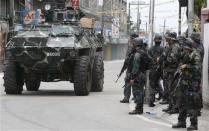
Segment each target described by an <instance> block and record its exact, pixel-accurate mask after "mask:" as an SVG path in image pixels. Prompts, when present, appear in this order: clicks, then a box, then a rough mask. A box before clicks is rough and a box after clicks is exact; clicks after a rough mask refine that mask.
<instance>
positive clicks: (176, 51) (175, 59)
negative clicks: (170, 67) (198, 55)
mask: <svg viewBox="0 0 209 131" xmlns="http://www.w3.org/2000/svg"><path fill="white" fill-rule="evenodd" d="M178 59H179V49H178V48H177V47H174V48H173V49H172V50H171V54H170V55H169V56H168V61H169V62H170V63H173V64H175V63H178Z"/></svg>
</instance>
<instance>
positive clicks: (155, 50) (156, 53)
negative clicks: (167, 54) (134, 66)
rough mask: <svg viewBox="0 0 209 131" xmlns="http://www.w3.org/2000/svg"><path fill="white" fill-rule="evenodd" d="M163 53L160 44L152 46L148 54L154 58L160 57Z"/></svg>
mask: <svg viewBox="0 0 209 131" xmlns="http://www.w3.org/2000/svg"><path fill="white" fill-rule="evenodd" d="M162 53H163V47H161V46H153V47H152V48H151V49H150V51H149V55H150V56H151V57H152V58H153V59H154V60H156V58H157V57H160V56H161V55H162Z"/></svg>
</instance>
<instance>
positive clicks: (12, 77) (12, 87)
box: [4, 60, 24, 94]
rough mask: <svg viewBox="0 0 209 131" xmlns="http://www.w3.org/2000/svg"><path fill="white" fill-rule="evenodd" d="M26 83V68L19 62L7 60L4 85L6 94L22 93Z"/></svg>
mask: <svg viewBox="0 0 209 131" xmlns="http://www.w3.org/2000/svg"><path fill="white" fill-rule="evenodd" d="M23 85H24V70H23V69H22V68H21V67H20V66H19V64H18V63H16V62H13V61H8V60H7V61H6V62H5V69H4V87H5V92H6V94H21V93H22V90H23Z"/></svg>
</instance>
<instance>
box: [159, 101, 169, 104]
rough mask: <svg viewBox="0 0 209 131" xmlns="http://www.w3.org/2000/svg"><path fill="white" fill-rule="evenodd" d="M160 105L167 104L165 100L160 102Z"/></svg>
mask: <svg viewBox="0 0 209 131" xmlns="http://www.w3.org/2000/svg"><path fill="white" fill-rule="evenodd" d="M160 104H161V105H166V104H168V101H167V100H163V101H161V102H160Z"/></svg>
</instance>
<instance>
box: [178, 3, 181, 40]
mask: <svg viewBox="0 0 209 131" xmlns="http://www.w3.org/2000/svg"><path fill="white" fill-rule="evenodd" d="M178 35H179V36H180V35H181V5H180V3H179V29H178Z"/></svg>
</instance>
